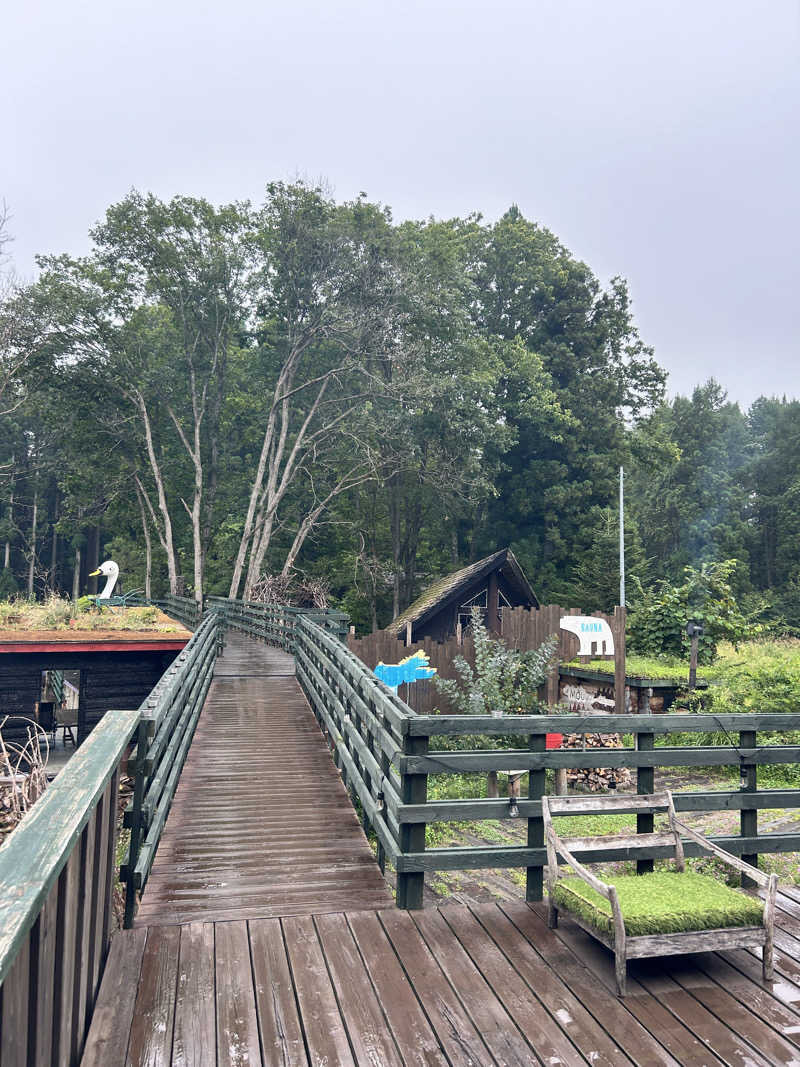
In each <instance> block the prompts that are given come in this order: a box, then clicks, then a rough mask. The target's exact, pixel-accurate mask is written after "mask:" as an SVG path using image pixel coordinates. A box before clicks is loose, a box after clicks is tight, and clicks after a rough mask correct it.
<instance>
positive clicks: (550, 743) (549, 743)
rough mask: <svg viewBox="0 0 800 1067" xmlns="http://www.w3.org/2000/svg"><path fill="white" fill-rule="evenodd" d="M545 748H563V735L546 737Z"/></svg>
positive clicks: (548, 735)
mask: <svg viewBox="0 0 800 1067" xmlns="http://www.w3.org/2000/svg"><path fill="white" fill-rule="evenodd" d="M545 738H546V740H545V747H546V748H561V742H562V741H563V740H564V735H563V734H546V735H545Z"/></svg>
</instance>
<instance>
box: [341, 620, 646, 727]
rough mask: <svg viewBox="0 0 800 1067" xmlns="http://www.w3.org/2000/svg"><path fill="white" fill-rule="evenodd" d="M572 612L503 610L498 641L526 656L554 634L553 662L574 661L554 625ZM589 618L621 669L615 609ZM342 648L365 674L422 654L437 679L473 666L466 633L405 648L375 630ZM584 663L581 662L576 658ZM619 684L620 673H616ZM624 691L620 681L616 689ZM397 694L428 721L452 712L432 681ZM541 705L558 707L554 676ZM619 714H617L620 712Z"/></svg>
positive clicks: (570, 641)
mask: <svg viewBox="0 0 800 1067" xmlns="http://www.w3.org/2000/svg"><path fill="white" fill-rule="evenodd" d="M581 614H582V612H581V611H580V609H578V608H562V607H560V606H559V605H558V604H549V605H547V606H546V607H541V608H538V609H537V608H532V609H530V610H529V609H527V608H513V609H512V610H508V609H506V610H505V611H504V612H503V617H502V631H501V636H502V638H503V640H504V641H505V642H506V644H507V645H508V646H509V648H516V649H519V650H520V651H523V652H526V651H528V650H530V649H534V648H538V647H539V646H540V645H541V644H542V642H543V641H546V640H547V639H548V638H549V637H551V636H553V634H555V635H556V636H557V637H558V651H557V655H558V660H559V662H560V663H564V662H567V661H568V660H571V659H575V658H576V656H577V653H578V648H579V641H578V638H577V637H576V636H575V634H572V633H569V632H568V631H567V630H562V629H561V628H560V620H561V618H562V617H563V616H565V615H581ZM592 618H597V619H604V620H605V621H606V622H607V623H608V624H609V626H610V627H611V630H612V633H613V634H614V642H615V647H616V646H617V645H618V644H620V643H621V645H622V657H621V659H622V663H623V664H624V642H625V638H624V633H625V627H624V615H621V614H620V612H619V609H618V611H617V613H615V614H614V615H604V614H603V613H602V612H595V613H594V614H593V616H592ZM347 647H348V648H349V649H350V651H351V652H354V653H355V654H356V655H357V656H358V658H359V659H360V660H361V661H362V663H364V664H365V665H366V666H367V667H369V668H370V670H374V668H375V667H376V666H377V664H378V663H399V662H400V660H401V659H403V658H405V657H406V656H410V655H413V654H414V653H415V652H418V651H422V652H424V653H425V655H426V656H427V657H428V659H429V660H430V666H431V667H435V668H436V673H437V674H438V675H439V677H441V678H457V677H458V675H457V672H456V669H455V663H454V661H455V659H456V657H458V656H462V657H463V658H464V659H465V660H466V661H467V663H469V665H470V666H471V667H474V666H475V645H474V643H473V641H472V638H471V637H470V636H469V633H467V634H465V635H464V636H463V637H462V638H461V640H460V641H459V640H458V639H457V638H455V637H453V638H451V640H449V641H444V642H442V641H434V640H433V639H432V638H430V637H426V638H425V639H424V640H423V641H415V642H413V643H412V644H410V645H406V644H405V642H404V641H403V640H402V639H400V638H398V637H396V636H395V634H393V633H392V632H391V631H389V630H378V631H376V632H375V633H371V634H367V635H366V636H365V637H355V636H354V635H352V634H351V635H349V636H348V638H347ZM581 658H586V657H581ZM595 658H596V659H614V657H613V656H602V655H597V656H595ZM622 676H623V679H624V670H623V672H622ZM622 688H623V689H624V681H623V683H622ZM400 693H401V695H402V697H403V699H404V700H405V701H406V703H407V704H408V706H409V707H410V708H412V709H413V710H414V711H416V712H417V713H418V714H419V715H431V714H433V713H434V712H436V711H440V712H443V713H445V714H449V713H451V712H452V711H454V708H453V707H452V706H451V704H450V701H449V700H447V698H446V697H444V696H442V695H441V694H440V693H439V690H438V689H437V688H436V686H435V684H434V683H433V681H427V680H423V681H419V682H414V683H413V684H412V685H403V686H402V687H401V689H400ZM540 697H541V699H542V700H543V701H545V702H546V703H548V704H557V703H558V671H554V672H553V674H552V676H551V677H550V678H549V679H548V682H547V684H546V686H545V687H543V690H542V692H541V694H540ZM620 710H621V708H620Z"/></svg>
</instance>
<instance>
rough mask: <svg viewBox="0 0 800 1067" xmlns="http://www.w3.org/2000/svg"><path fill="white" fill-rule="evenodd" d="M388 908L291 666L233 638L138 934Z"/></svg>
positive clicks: (270, 651) (282, 656)
mask: <svg viewBox="0 0 800 1067" xmlns="http://www.w3.org/2000/svg"><path fill="white" fill-rule="evenodd" d="M391 906H392V897H391V894H390V892H389V889H388V888H387V886H386V884H385V882H384V880H383V878H382V876H381V873H380V871H379V870H378V867H377V864H376V862H375V857H374V856H373V854H372V851H371V849H370V847H369V845H368V844H367V840H366V838H365V836H364V834H363V832H362V829H361V826H360V824H359V821H358V818H357V816H356V814H355V811H354V810H353V806H352V804H351V803H350V799H349V797H348V795H347V792H346V790H345V788H344V786H343V784H342V781H341V777H340V775H339V773H338V772H337V770H336V768H335V766H334V764H333V761H332V760H331V757H330V753H329V751H328V747H327V745H326V743H325V741H324V738H323V736H322V733H321V731H320V729H319V726H318V725H317V721H316V719H315V718H314V715H313V713H312V711H311V709H310V707H309V706H308V702H307V701H306V698H305V696H304V694H303V692H302V690H301V689H300V686H299V684H298V683H297V680H296V679H295V676H294V660H293V659H292V657H291V656H289V655H287V654H286V653H285V652H281V651H280V650H279V649H276V648H271V647H269V646H266V645H263V644H261V643H256V642H255V641H250V640H249V639H247V638H245V637H240V636H238V635H236V634H230V635H229V636H228V639H227V645H226V648H225V652H224V654H223V655H222V656H221V657H220V659H219V660H218V662H217V665H216V668H215V671H214V681H213V682H212V685H211V689H210V690H209V694H208V697H207V699H206V704H205V707H204V708H203V711H202V712H201V715H200V720H199V722H198V725H197V732H196V733H195V736H194V739H193V741H192V746H191V749H190V750H189V755H188V758H187V761H186V765H185V767H184V769H183V772H182V774H181V779H180V783H179V785H178V789H177V791H176V793H175V798H174V800H173V803H172V809H171V811H170V813H169V817H168V819H167V823H166V826H165V828H164V833H163V835H162V837H161V841H160V843H159V846H158V852H157V854H156V858H155V863H154V864H153V869H152V872H151V874H150V879H149V881H148V883H147V885H146V887H145V891H144V895H143V897H142V901H141V904H140V906H139V910H138V913H137V916H136V924H137V925H139V926H153V925H163V924H175V923H188V922H195V921H202V922H208V921H211V920H224V919H248V918H269V917H271V916H285V915H297V914H299V915H307V914H312V913H313V914H316V913H319V912H326V911H337V912H341V911H347V910H351V909H356V908H371V909H375V908H384V907H391Z"/></svg>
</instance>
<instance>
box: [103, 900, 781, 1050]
mask: <svg viewBox="0 0 800 1067" xmlns="http://www.w3.org/2000/svg"><path fill="white" fill-rule="evenodd" d="M784 904H785V905H787V904H788V906H790V907H791V906H792V902H791V901H789V902H787V901H784ZM794 907H795V908H797V909H798V912H800V907H798V906H797V905H794ZM798 956H800V921H798V920H797V919H796V918H793V917H792V916H791V915H788V914H787V913H786V912H785V911H784V912H783V913H782V929H781V932H780V933H779V935H778V952H777V960H776V962H777V969H778V972H779V973H778V976H777V980H776V981H775V982H774V983H773V985H772V987H771V988H766V987H765V986H764V985H763V983H762V981H761V977H760V973H761V965H760V961H759V959H758V958H757V954H756V953H752V952H748V951H745V950H738V951H735V952H722V953H704V954H702V955H697V956H694V957H677V958H673V959H669V958H665V959H662V960H647V961H636V962H633V963H630V964H629V989H630V993H629V995H628V996H627V997H626V998H625V999H624V1000H619V999H618V998H617V996H616V994H615V991H614V973H613V972H614V968H613V958H612V956H611V954H610V953H608V952H606V951H605V950H604V949H603V948H602V947H601V946H599V945H598V944H597V942H595V941H593V940H592V939H591V938H589V937H588V936H587V935H586V934H584V932H583V931H582V930H580V929H579V928H578V927H577V926H575V925H574V924H573V923H571V922H570V921H569V920H564V921H563V922H562V924H561V926H560V928H559V930H557V931H552V930H548V929H547V926H546V924H545V921H544V908H543V907H542V906H540V905H534V906H531V907H529V906H528V905H526V904H522V903H520V904H514V905H505V904H504V905H502V906H498V905H495V904H484V905H480V906H478V907H473V908H471V909H469V908H467V907H462V906H458V905H448V906H445V907H442V908H438V909H436V908H431V909H427V910H425V911H422V912H413V913H411V912H403V911H398V910H393V909H388V910H382V911H380V912H369V911H355V912H349V913H346V914H327V915H315V916H313V917H312V916H292V917H287V918H284V919H251V920H249V921H247V922H245V921H237V922H221V923H191V924H190V925H186V926H180V927H178V926H172V927H163V926H162V927H152V928H150V929H149V930H147V929H145V928H139V929H134V930H129V931H125V932H123V933H121V934H117V935H116V936H115V938H114V941H113V943H112V949H111V956H110V958H109V962H108V964H107V968H106V975H105V978H104V982H103V988H102V992H101V997H100V1000H99V1001H98V1005H97V1008H96V1009H95V1014H94V1018H93V1022H92V1029H91V1031H90V1035H89V1042H88V1045H87V1050H86V1054H85V1056H84V1060H83V1063H84V1065H85V1067H125V1065H131V1067H140V1065H145V1064H149V1065H155V1064H159V1065H173V1067H179V1065H180V1067H185V1065H188V1064H194V1065H201V1064H202V1065H209V1067H216V1065H225V1067H228V1065H244V1064H264V1065H268V1067H272V1065H275V1064H281V1065H295V1064H297V1065H299V1064H314V1065H323V1064H324V1065H327V1067H333V1065H335V1064H354V1063H355V1064H359V1065H362V1064H363V1065H365V1067H382V1065H384V1064H385V1065H399V1064H426V1065H430V1064H454V1065H462V1067H467V1065H483V1064H486V1065H492V1064H509V1065H515V1067H529V1065H531V1064H537V1063H543V1064H548V1065H552V1064H569V1065H572V1064H587V1063H590V1064H593V1065H595V1067H597V1065H602V1067H623V1065H629V1064H641V1065H643V1067H650V1065H654V1064H659V1065H660V1064H669V1065H675V1064H686V1065H692V1067H700V1065H707V1067H720V1065H721V1064H727V1065H730V1067H768V1065H775V1064H783V1065H797V1064H800V963H798Z"/></svg>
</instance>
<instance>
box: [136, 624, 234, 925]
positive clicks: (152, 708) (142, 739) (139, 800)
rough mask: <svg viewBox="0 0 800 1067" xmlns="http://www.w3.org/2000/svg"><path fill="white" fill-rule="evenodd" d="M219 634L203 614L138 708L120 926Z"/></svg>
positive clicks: (146, 862) (190, 731)
mask: <svg viewBox="0 0 800 1067" xmlns="http://www.w3.org/2000/svg"><path fill="white" fill-rule="evenodd" d="M223 635H224V628H223V621H222V617H221V616H220V615H219V614H218V613H216V612H212V613H211V614H209V615H207V616H206V618H205V619H204V620H203V621H202V623H201V624H200V625H199V626H198V628H197V630H196V631H195V633H194V634H193V635H192V638H191V640H190V641H189V643H188V644H187V645H186V648H184V649H183V651H182V652H180V653H179V654H178V656H177V658H176V659H175V661H174V662H173V663H172V664H171V666H170V667H168V668H167V670H166V671H165V673H164V675H163V676H162V678H161V680H160V681H159V683H158V685H157V686H156V687H155V689H154V690H153V691H152V693H151V694H150V696H149V697H148V698H147V700H146V701H145V702H144V704H143V705H142V707H141V708H140V709H139V711H140V722H139V727H138V733H137V746H136V759H135V762H134V763H133V764H132V767H131V770H132V772H133V775H134V790H133V797H132V799H131V801H130V803H129V804H128V807H127V809H126V811H125V816H124V820H125V821H124V825H125V826H127V827H129V828H130V831H131V836H130V843H129V845H128V852H127V855H126V858H125V861H124V862H123V864H122V865H121V867H120V878H121V880H122V881H123V882H124V883H125V926H126V927H130V926H131V925H132V924H133V916H134V912H135V910H136V894H137V893H141V891H142V889H143V888H144V886H145V883H146V882H147V878H148V876H149V874H150V869H151V867H152V866H153V860H154V859H155V854H156V849H157V848H158V842H159V839H160V837H161V832H162V830H163V829H164V824H165V823H166V821H167V815H168V814H169V809H170V807H171V805H172V798H173V797H174V795H175V790H176V789H177V787H178V780H179V778H180V774H181V770H182V769H183V765H184V763H185V762H186V754H187V753H188V751H189V746H190V745H191V743H192V738H193V737H194V731H195V727H196V726H197V720H198V719H199V717H200V712H201V711H202V709H203V703H204V701H205V699H206V693H207V692H208V688H209V686H210V685H211V679H212V675H213V673H214V662H215V660H216V657H217V655H218V653H219V651H220V649H221V644H222V639H223Z"/></svg>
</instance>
